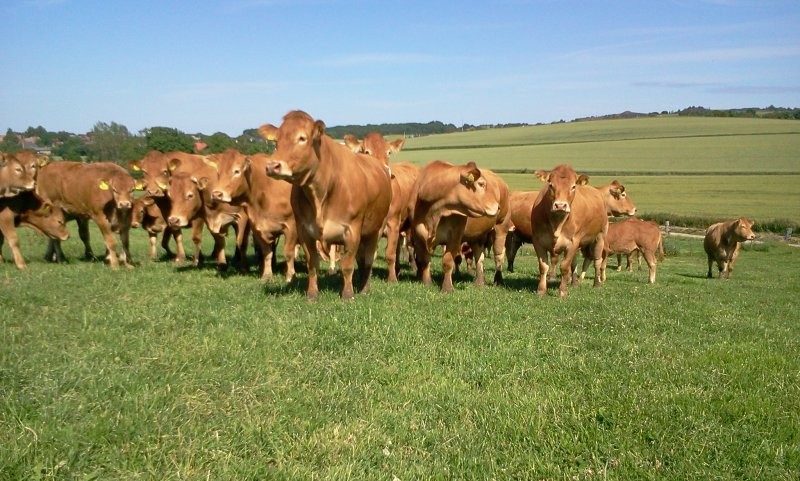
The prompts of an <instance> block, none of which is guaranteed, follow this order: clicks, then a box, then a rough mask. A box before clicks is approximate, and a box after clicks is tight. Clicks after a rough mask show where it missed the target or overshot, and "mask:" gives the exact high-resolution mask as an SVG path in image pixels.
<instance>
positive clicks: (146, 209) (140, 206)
mask: <svg viewBox="0 0 800 481" xmlns="http://www.w3.org/2000/svg"><path fill="white" fill-rule="evenodd" d="M131 227H132V228H134V229H138V228H140V227H141V228H142V229H144V230H145V232H147V238H148V240H149V242H150V260H154V259H155V258H156V254H157V252H156V243H157V240H158V234H162V233H164V231H165V230H166V229H167V221H166V219H165V217H164V215H163V214H162V213H161V209H160V208H159V207H158V204H156V200H155V199H154V198H153V197H149V196H142V197H139V198H138V199H136V200H134V201H133V208H132V212H131ZM165 238H166V239H168V237H166V236H165Z"/></svg>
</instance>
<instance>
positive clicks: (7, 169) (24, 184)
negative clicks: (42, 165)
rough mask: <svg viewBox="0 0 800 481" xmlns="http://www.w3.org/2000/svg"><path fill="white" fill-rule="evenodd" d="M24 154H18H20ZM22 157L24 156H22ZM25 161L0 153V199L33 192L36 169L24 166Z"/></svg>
mask: <svg viewBox="0 0 800 481" xmlns="http://www.w3.org/2000/svg"><path fill="white" fill-rule="evenodd" d="M23 152H25V151H22V152H20V153H21V154H22V153H23ZM23 155H24V154H23ZM25 161H26V159H25V158H24V157H23V158H22V159H20V158H18V157H17V156H16V155H13V154H4V153H2V152H0V198H2V197H12V196H14V195H17V194H19V193H20V192H24V191H28V190H33V188H34V187H35V185H36V172H37V169H38V164H37V167H36V168H31V166H30V165H25V164H26V162H25Z"/></svg>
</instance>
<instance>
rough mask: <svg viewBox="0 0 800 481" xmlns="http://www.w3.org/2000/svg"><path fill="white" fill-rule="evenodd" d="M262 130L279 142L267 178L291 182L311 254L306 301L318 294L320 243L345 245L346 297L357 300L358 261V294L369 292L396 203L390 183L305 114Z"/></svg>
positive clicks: (369, 160) (301, 234)
mask: <svg viewBox="0 0 800 481" xmlns="http://www.w3.org/2000/svg"><path fill="white" fill-rule="evenodd" d="M258 132H259V134H260V135H261V136H262V137H264V138H265V139H276V140H277V142H278V145H277V149H276V151H275V153H274V154H273V158H272V160H271V161H270V162H269V163H267V175H270V176H272V177H275V178H278V179H283V180H286V181H288V182H290V183H291V184H292V193H291V204H292V210H293V211H294V215H295V219H296V222H297V230H298V238H299V240H300V242H301V243H302V244H303V246H304V248H305V251H306V254H307V256H308V258H307V264H308V289H307V291H306V295H307V296H308V298H309V299H311V300H313V299H316V298H317V297H318V296H319V287H318V285H317V269H318V266H319V251H318V250H317V243H316V241H317V240H319V241H322V243H323V246H325V247H327V246H329V245H331V244H338V245H342V246H343V249H342V253H341V271H342V277H343V278H344V285H343V288H342V292H341V296H342V298H344V299H352V298H353V297H354V289H353V271H354V268H355V263H356V262H358V267H359V277H360V282H359V284H360V286H359V291H361V292H365V291H367V290H368V288H369V280H370V276H371V274H372V263H373V260H374V256H375V249H376V247H377V245H378V240H379V238H380V235H381V233H382V232H383V228H384V225H385V223H386V215H387V213H388V212H389V206H390V204H391V201H392V186H391V181H390V178H389V175H388V172H387V171H386V169H385V168H384V166H383V165H381V162H380V161H378V160H376V159H375V158H373V157H370V156H368V155H363V154H355V153H353V152H352V151H350V150H349V149H348V148H347V147H345V146H344V145H340V144H339V143H338V142H336V141H335V140H333V139H332V138H330V137H329V136H327V135H325V123H324V122H322V121H321V120H316V121H315V120H314V119H313V118H312V117H311V116H310V115H308V114H307V113H305V112H302V111H293V112H289V113H288V114H286V115H285V116H284V117H283V123H282V124H281V126H280V127H275V126H273V125H269V124H266V125H262V126H261V127H260V128H259V129H258Z"/></svg>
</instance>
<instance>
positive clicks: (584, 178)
mask: <svg viewBox="0 0 800 481" xmlns="http://www.w3.org/2000/svg"><path fill="white" fill-rule="evenodd" d="M576 184H578V185H589V176H588V175H586V174H581V175H579V176H578V181H577V182H576Z"/></svg>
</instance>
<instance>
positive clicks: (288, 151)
mask: <svg viewBox="0 0 800 481" xmlns="http://www.w3.org/2000/svg"><path fill="white" fill-rule="evenodd" d="M258 133H259V135H261V137H263V138H264V139H265V140H267V141H275V142H277V147H276V149H275V152H274V153H273V154H272V160H271V161H270V162H268V163H267V175H269V176H270V177H274V178H276V179H283V180H286V181H289V182H291V183H293V184H296V185H305V184H306V183H307V182H308V180H309V179H310V178H311V176H313V174H314V172H315V171H316V169H317V166H318V164H319V158H320V157H319V155H320V154H319V149H320V144H321V142H322V137H323V135H325V122H323V121H321V120H316V121H315V120H314V119H313V118H312V117H311V116H310V115H308V114H307V113H305V112H303V111H300V110H295V111H292V112H289V113H288V114H286V115H285V116H284V117H283V123H282V124H281V126H280V127H275V126H274V125H271V124H265V125H262V126H261V127H259V128H258Z"/></svg>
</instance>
